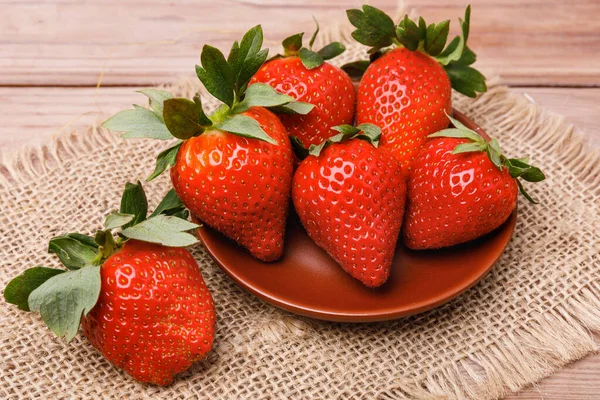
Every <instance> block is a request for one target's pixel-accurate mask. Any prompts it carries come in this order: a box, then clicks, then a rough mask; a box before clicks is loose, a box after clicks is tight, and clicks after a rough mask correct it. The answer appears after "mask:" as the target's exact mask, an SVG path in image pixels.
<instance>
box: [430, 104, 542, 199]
mask: <svg viewBox="0 0 600 400" xmlns="http://www.w3.org/2000/svg"><path fill="white" fill-rule="evenodd" d="M448 119H450V121H451V122H452V124H453V125H454V128H448V129H443V130H441V131H439V132H436V133H434V134H431V135H429V137H430V138H437V137H450V138H458V139H468V140H470V142H468V143H461V144H459V145H457V146H456V147H455V148H454V150H453V151H452V154H461V153H471V152H485V153H486V154H487V156H488V158H489V159H490V161H491V162H492V163H493V164H494V165H495V166H496V168H498V169H499V170H500V171H502V170H503V169H504V168H506V169H507V170H508V173H509V174H510V176H511V177H512V178H513V179H515V180H516V182H517V185H518V186H519V191H520V192H521V193H522V194H523V196H525V198H526V199H527V200H529V201H530V202H531V203H533V204H537V202H536V201H534V200H533V199H532V198H531V196H529V194H528V193H527V192H526V191H525V188H524V187H523V185H522V183H521V182H520V180H519V178H521V179H523V180H525V181H527V182H540V181H543V180H544V179H546V176H545V175H544V173H543V172H542V171H541V170H540V169H539V168H538V167H535V166H533V165H530V164H529V159H528V158H507V157H505V156H504V155H503V154H502V149H501V148H500V144H499V143H498V141H497V140H496V139H492V140H490V141H489V142H488V141H486V140H485V139H484V138H483V137H482V136H481V135H479V134H478V133H477V132H475V131H473V130H471V129H469V128H467V127H466V126H464V125H463V124H461V123H460V121H457V120H456V119H454V118H452V117H451V116H449V115H448Z"/></svg>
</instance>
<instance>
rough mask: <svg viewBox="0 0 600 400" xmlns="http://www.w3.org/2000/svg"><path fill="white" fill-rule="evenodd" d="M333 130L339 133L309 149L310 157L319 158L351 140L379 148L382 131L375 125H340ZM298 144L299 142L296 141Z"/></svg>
mask: <svg viewBox="0 0 600 400" xmlns="http://www.w3.org/2000/svg"><path fill="white" fill-rule="evenodd" d="M331 129H333V130H334V131H338V132H339V133H338V134H337V135H334V136H331V137H330V138H328V139H326V140H324V141H322V142H321V143H320V144H318V145H314V144H312V145H311V146H310V147H309V148H308V155H311V156H315V157H318V156H319V155H320V154H321V152H322V151H323V150H324V149H325V148H327V147H328V146H330V145H332V144H334V143H341V142H345V141H348V140H351V139H359V140H365V141H367V142H369V143H371V144H372V145H373V146H374V147H377V146H379V139H380V138H381V129H379V127H378V126H377V125H373V124H360V125H358V126H352V125H338V126H334V127H332V128H331ZM296 142H297V143H299V141H298V140H297V139H296Z"/></svg>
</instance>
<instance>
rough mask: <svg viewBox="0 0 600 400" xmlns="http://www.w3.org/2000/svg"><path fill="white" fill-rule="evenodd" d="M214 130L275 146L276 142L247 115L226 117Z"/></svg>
mask: <svg viewBox="0 0 600 400" xmlns="http://www.w3.org/2000/svg"><path fill="white" fill-rule="evenodd" d="M216 128H217V129H220V130H222V131H226V132H230V133H233V134H236V135H239V136H243V137H247V138H252V139H258V140H263V141H265V142H267V143H271V144H274V145H277V141H276V140H275V139H273V138H272V137H270V136H269V135H267V134H266V132H265V131H264V130H263V129H262V128H261V127H260V125H259V124H258V122H256V120H255V119H253V118H250V117H248V116H247V115H242V114H235V115H233V116H230V117H227V118H225V119H224V120H223V121H222V122H221V123H219V124H218V125H217V126H216Z"/></svg>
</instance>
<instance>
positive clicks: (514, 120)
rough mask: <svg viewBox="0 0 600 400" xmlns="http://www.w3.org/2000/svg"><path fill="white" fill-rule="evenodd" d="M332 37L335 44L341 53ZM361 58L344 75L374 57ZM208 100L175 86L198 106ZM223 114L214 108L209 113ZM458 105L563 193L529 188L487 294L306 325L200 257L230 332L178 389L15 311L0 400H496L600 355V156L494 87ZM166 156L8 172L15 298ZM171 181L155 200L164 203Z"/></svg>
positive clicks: (3, 169)
mask: <svg viewBox="0 0 600 400" xmlns="http://www.w3.org/2000/svg"><path fill="white" fill-rule="evenodd" d="M327 36H328V35H325V36H324V37H323V38H322V40H328V39H330V38H329V37H327ZM363 51H364V50H363V49H362V48H359V47H357V46H349V50H348V51H347V52H346V53H345V54H344V55H343V56H342V57H340V58H339V59H336V62H337V63H338V64H341V63H344V62H346V61H347V60H350V59H356V58H359V57H361V56H362V54H363ZM198 87H199V85H198V84H196V83H192V82H190V81H184V82H182V83H180V84H177V85H173V86H170V87H169V89H170V90H172V91H173V92H174V93H176V94H177V95H184V96H188V97H191V95H192V93H193V92H194V91H195V90H198ZM203 98H204V99H206V103H207V105H209V106H213V107H214V106H215V103H214V102H213V103H211V102H210V101H208V97H207V96H204V97H203ZM454 106H455V108H457V109H458V110H460V111H462V112H464V113H465V114H467V115H468V116H469V117H471V118H472V119H474V120H475V121H476V122H477V123H479V124H480V125H481V126H482V127H483V128H484V129H485V130H486V131H487V132H488V133H489V134H490V135H491V136H493V137H496V138H498V139H499V140H500V142H501V144H502V145H503V148H504V149H505V152H506V153H507V154H509V155H511V156H523V155H531V156H532V159H533V161H534V162H535V164H536V165H538V166H540V167H541V168H542V169H543V170H544V171H545V172H546V174H547V176H548V179H547V180H546V181H545V182H543V183H540V184H536V185H530V186H528V190H530V193H531V194H532V196H533V197H534V198H536V199H538V200H539V201H540V204H539V205H537V206H533V205H530V204H528V203H527V202H525V201H521V205H520V209H519V217H518V224H517V228H516V233H515V237H514V238H513V239H512V241H511V243H510V245H509V247H508V248H507V250H506V252H505V253H504V255H503V256H502V258H501V259H500V260H499V261H498V263H497V265H496V266H495V268H494V269H493V271H492V273H490V274H489V275H488V276H487V277H486V278H485V279H483V280H482V281H481V282H480V283H479V284H478V285H477V286H476V287H474V288H473V289H471V290H469V291H468V292H467V293H465V294H464V295H462V296H461V297H460V298H458V299H456V300H454V301H452V302H451V303H449V304H447V305H445V306H443V307H440V308H438V309H436V310H433V311H430V312H427V313H424V314H422V315H419V316H415V317H411V318H406V319H401V320H397V321H393V322H386V323H372V324H355V325H353V324H340V323H327V322H321V321H315V320H309V319H306V318H302V317H298V316H295V315H293V314H290V313H287V312H285V311H281V310H278V309H276V308H274V307H272V306H269V305H267V304H265V303H263V302H261V301H260V300H258V299H256V298H254V297H253V296H251V295H249V294H248V293H246V292H244V291H242V290H241V289H239V288H238V287H237V286H236V285H234V284H233V283H232V281H231V280H230V279H229V278H228V277H227V276H226V275H225V274H224V273H223V272H222V271H221V270H220V269H219V268H218V267H217V266H216V265H215V264H213V263H212V262H211V260H210V258H209V257H208V256H207V254H206V253H205V251H204V250H203V248H202V246H201V245H198V246H196V247H195V248H194V249H193V253H194V256H195V257H196V259H197V260H198V263H199V265H200V267H201V269H202V273H203V275H204V277H205V279H206V281H207V284H208V286H209V288H210V290H211V292H212V294H213V296H214V299H215V303H216V307H217V314H218V322H217V336H216V341H215V347H214V349H213V350H212V352H211V353H210V355H209V356H208V358H207V359H205V360H203V361H201V362H200V363H198V364H196V365H195V366H194V367H192V369H191V370H189V371H187V372H185V373H184V374H182V375H181V376H180V377H179V378H178V379H177V380H176V381H175V383H174V384H173V385H171V386H170V387H167V388H159V387H155V386H149V385H143V384H140V383H137V382H136V381H134V380H133V379H131V378H130V377H128V376H127V375H125V374H124V373H122V372H121V371H119V370H118V369H117V368H115V367H113V366H112V365H110V364H109V363H108V362H107V361H105V360H104V359H103V358H102V357H101V356H100V354H99V353H98V352H97V351H96V350H95V349H94V348H92V346H91V345H90V344H89V343H88V342H87V341H86V340H85V338H83V336H79V337H77V338H76V339H75V340H74V341H73V342H72V343H70V344H65V343H63V342H62V341H61V340H59V339H57V338H56V337H54V336H53V334H52V333H51V332H50V331H49V330H48V329H47V328H46V327H45V326H44V324H43V323H42V321H41V319H40V317H39V315H38V314H32V313H24V312H20V311H18V310H17V309H16V307H14V306H11V305H8V304H6V303H5V302H4V301H0V397H1V398H3V399H16V398H40V399H53V398H65V397H67V398H83V397H85V398H98V397H102V398H119V399H137V398H149V397H152V398H164V399H187V398H195V397H196V396H200V397H206V398H251V399H259V398H260V399H262V398H264V399H270V398H325V397H327V398H438V396H439V397H442V398H443V397H448V398H473V399H488V398H496V397H499V396H502V395H503V394H506V393H507V392H509V391H514V390H517V389H519V388H521V387H523V386H525V385H528V384H531V383H533V382H535V381H537V380H539V379H541V378H542V377H545V376H547V375H549V374H551V373H552V372H553V371H555V370H556V369H558V368H560V367H561V366H563V365H565V364H567V363H568V362H570V361H573V360H576V359H579V358H581V357H583V356H585V355H586V354H589V353H591V352H593V351H595V350H596V349H597V345H596V344H595V343H594V339H593V337H592V335H591V333H590V332H591V331H596V332H597V331H600V282H599V279H598V276H599V272H598V271H599V270H600V260H599V255H598V254H599V251H600V230H599V229H598V227H599V226H600V213H599V208H600V198H599V197H600V152H599V150H598V148H593V147H591V146H590V145H589V144H587V143H586V142H585V141H584V140H583V138H582V136H580V135H579V134H577V133H575V132H574V131H573V127H572V126H571V125H570V124H568V123H566V122H565V121H564V120H563V118H561V117H559V116H556V115H552V114H550V113H547V112H545V111H543V110H540V109H539V108H538V107H537V106H536V105H535V104H531V103H529V102H528V101H527V100H525V98H523V97H521V96H518V95H515V94H513V93H511V92H510V91H509V90H508V89H507V88H506V87H504V86H501V85H499V84H498V80H497V79H495V80H493V81H492V82H491V83H490V89H489V91H488V92H487V93H485V94H484V95H482V96H480V97H479V98H478V99H475V100H473V99H467V98H465V97H458V96H456V97H455V101H454ZM166 147H167V145H165V144H164V143H157V142H153V141H150V140H147V141H146V140H129V141H125V140H122V139H120V138H119V137H118V136H117V135H114V134H112V133H109V132H106V131H104V130H102V129H99V128H98V127H97V126H93V127H89V129H88V130H87V131H84V132H76V133H75V132H72V133H63V134H61V135H60V136H58V137H57V138H56V139H55V140H54V141H52V142H50V143H47V144H46V145H44V146H42V147H36V148H26V149H23V150H22V151H20V152H18V153H15V154H11V155H4V161H3V162H1V163H0V210H1V213H0V229H1V233H0V260H2V261H1V262H2V269H1V270H0V285H1V286H2V287H4V286H5V285H6V283H7V282H8V281H9V279H10V278H11V277H13V276H15V275H17V274H18V273H20V272H21V271H23V270H24V269H26V268H28V267H32V266H35V265H45V266H49V267H58V263H57V260H56V259H55V258H53V257H51V256H50V255H48V254H46V246H47V242H48V240H49V239H50V238H51V237H52V236H54V235H58V234H62V233H65V232H72V231H81V232H84V233H86V232H87V233H91V232H93V231H95V229H98V228H100V223H101V221H102V216H103V215H105V214H106V213H108V212H109V211H111V210H114V209H117V208H118V205H119V198H120V193H121V190H122V188H123V185H124V184H125V182H127V181H134V180H137V179H140V180H143V179H144V178H145V177H147V176H148V175H149V174H150V173H151V171H152V170H153V167H154V160H155V157H156V155H157V154H158V152H159V151H160V150H162V149H163V148H166ZM167 175H168V174H165V175H164V176H162V177H161V178H159V179H157V180H155V181H153V182H152V183H150V184H147V185H146V189H147V191H148V194H149V199H150V201H151V204H154V205H156V204H157V202H158V199H159V198H160V197H161V196H162V195H163V194H164V193H165V192H166V191H167V190H168V188H169V182H168V176H167Z"/></svg>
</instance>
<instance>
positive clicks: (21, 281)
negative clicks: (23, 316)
mask: <svg viewBox="0 0 600 400" xmlns="http://www.w3.org/2000/svg"><path fill="white" fill-rule="evenodd" d="M63 272H66V271H64V270H62V269H53V268H45V267H34V268H29V269H27V270H25V272H23V273H22V274H21V275H19V276H17V277H15V278H13V279H12V280H11V281H10V282H9V283H8V285H6V288H4V300H6V302H7V303H10V304H14V305H16V306H18V307H19V309H20V310H23V311H29V304H28V303H27V299H28V298H29V295H30V294H31V292H33V291H34V290H35V289H37V288H38V287H39V286H40V285H42V284H43V283H44V282H46V281H47V280H48V279H50V278H52V277H53V276H55V275H58V274H62V273H63Z"/></svg>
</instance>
